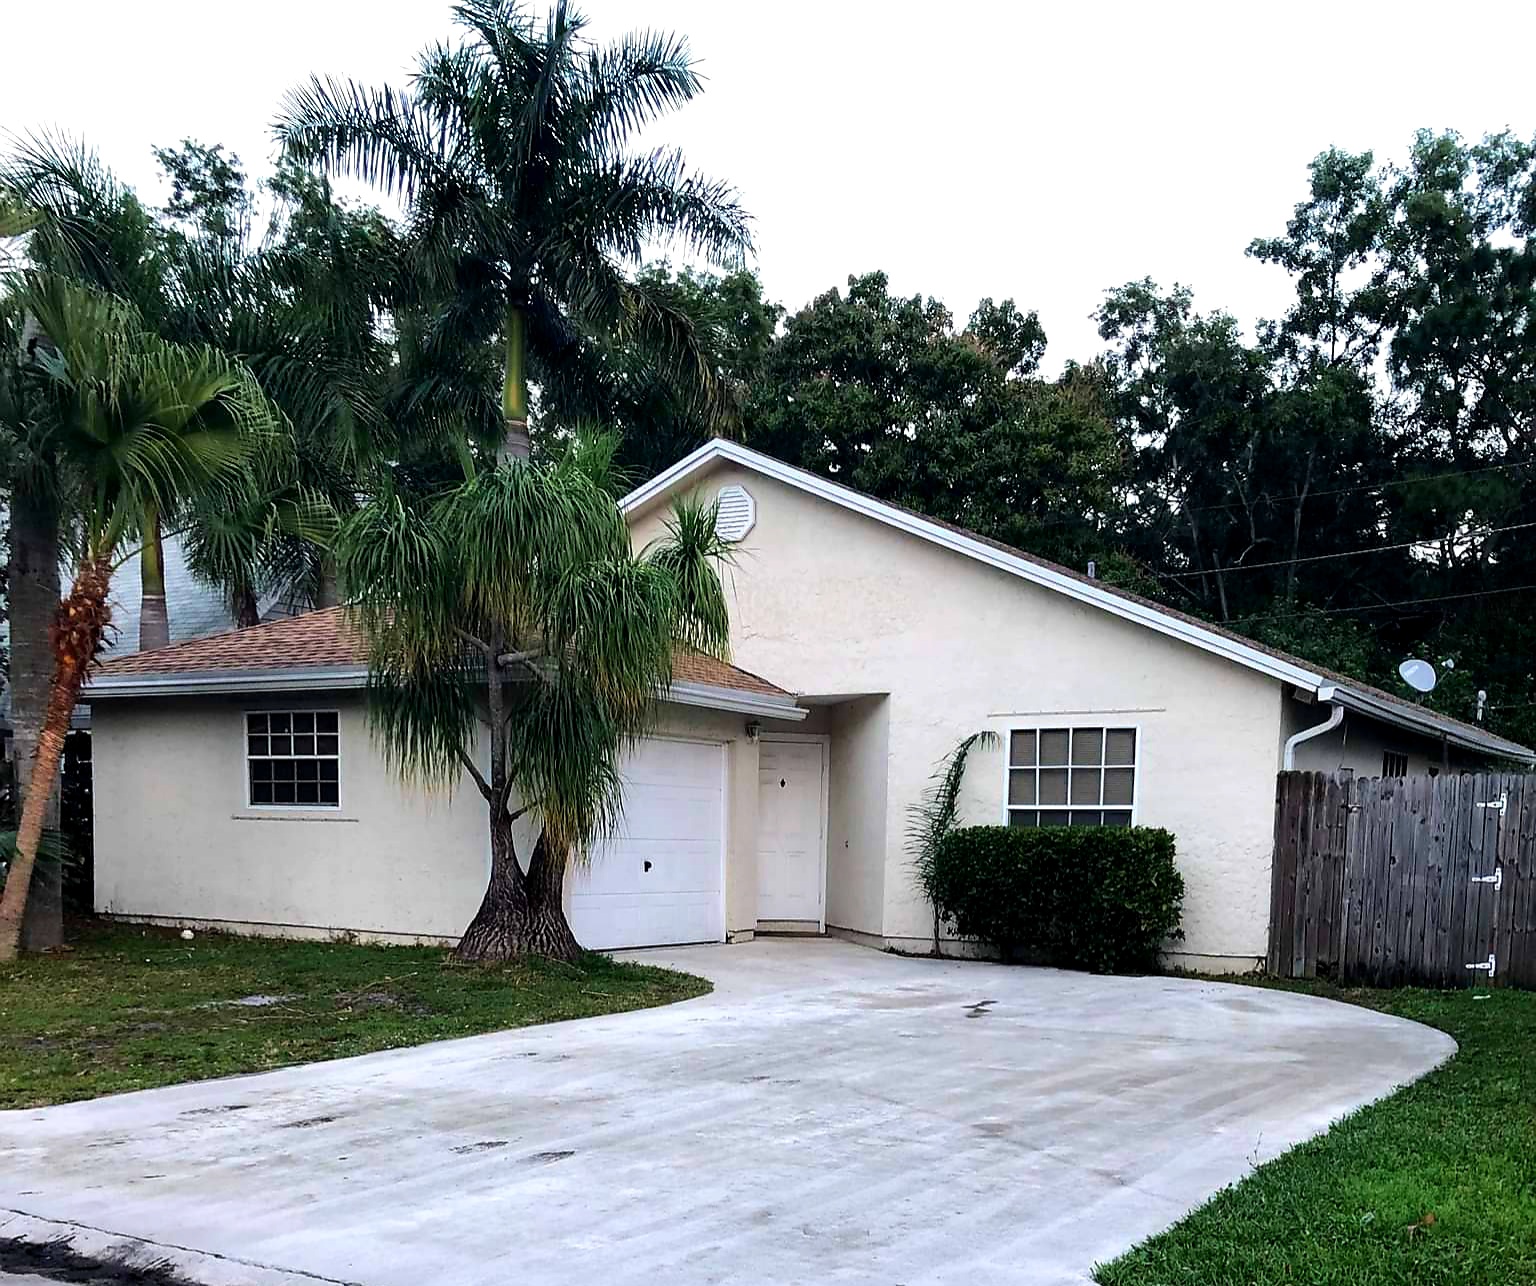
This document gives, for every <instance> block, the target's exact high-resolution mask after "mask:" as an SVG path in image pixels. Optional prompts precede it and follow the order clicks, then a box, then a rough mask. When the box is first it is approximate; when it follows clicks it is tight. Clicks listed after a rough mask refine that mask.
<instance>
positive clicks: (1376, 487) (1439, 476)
mask: <svg viewBox="0 0 1536 1286" xmlns="http://www.w3.org/2000/svg"><path fill="white" fill-rule="evenodd" d="M1531 464H1536V459H1532V460H1501V461H1499V463H1497V464H1485V465H1480V466H1479V467H1478V468H1476V469H1449V470H1447V471H1446V472H1445V473H1421V474H1418V475H1416V476H1414V477H1411V478H1388V479H1387V480H1386V481H1384V482H1360V483H1356V484H1354V485H1353V486H1348V487H1328V488H1325V489H1324V490H1322V491H1309V492H1307V494H1306V496H1305V497H1302V496H1296V497H1287V499H1296V500H1316V499H1318V498H1319V497H1321V496H1342V495H1347V494H1349V493H1350V492H1354V491H1380V490H1382V489H1383V488H1384V487H1416V486H1418V485H1419V484H1420V483H1424V482H1443V481H1444V480H1445V479H1447V478H1470V477H1472V476H1474V475H1476V474H1479V473H1490V472H1493V471H1494V470H1497V469H1518V468H1521V467H1523V466H1525V465H1531ZM1248 507H1249V506H1247V505H1245V504H1243V502H1242V501H1240V500H1228V501H1223V502H1221V503H1219V504H1213V505H1189V506H1187V507H1185V508H1182V509H1179V510H1177V511H1176V512H1177V513H1179V514H1199V513H1210V512H1213V511H1214V510H1217V509H1247V508H1248Z"/></svg>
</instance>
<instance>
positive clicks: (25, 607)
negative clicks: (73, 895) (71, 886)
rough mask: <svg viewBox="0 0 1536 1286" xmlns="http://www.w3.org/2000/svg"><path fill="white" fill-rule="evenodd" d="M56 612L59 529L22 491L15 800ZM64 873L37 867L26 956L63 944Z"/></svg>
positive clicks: (15, 580)
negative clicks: (50, 629) (50, 626)
mask: <svg viewBox="0 0 1536 1286" xmlns="http://www.w3.org/2000/svg"><path fill="white" fill-rule="evenodd" d="M58 610H59V521H58V514H57V512H56V511H55V510H54V507H53V505H52V504H50V503H49V502H48V501H47V500H46V499H43V498H39V497H37V496H33V495H29V494H28V493H27V492H26V491H25V490H23V489H19V488H18V489H17V490H14V491H13V492H12V493H11V559H10V613H11V674H10V678H11V727H12V738H13V739H12V755H13V759H14V762H15V765H16V797H17V799H18V800H20V799H24V798H26V795H27V791H28V789H29V787H30V786H31V783H32V775H33V765H34V764H35V762H36V759H37V750H38V741H39V739H40V737H41V735H42V729H43V720H44V718H45V717H46V714H47V708H48V693H49V688H50V683H51V680H52V678H53V650H52V648H51V647H50V646H49V642H48V628H49V625H50V623H51V622H52V620H53V614H54V613H55V612H57V611H58ZM58 825H59V792H58V791H57V790H50V791H49V792H48V799H47V807H46V808H45V810H44V814H43V826H44V827H45V828H47V829H49V830H57V829H58ZM63 882H64V873H63V870H62V869H61V868H60V867H59V866H58V865H57V864H56V863H46V864H44V865H43V866H40V867H37V868H36V869H35V870H34V871H33V874H32V888H31V891H30V897H29V898H28V900H27V916H26V921H25V923H24V925H23V928H22V936H23V939H24V942H25V945H26V948H27V950H29V951H44V950H47V949H48V948H50V947H56V946H58V945H59V944H60V943H61V942H63V940H64V889H63Z"/></svg>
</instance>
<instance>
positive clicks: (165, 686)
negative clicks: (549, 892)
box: [81, 667, 810, 723]
mask: <svg viewBox="0 0 1536 1286" xmlns="http://www.w3.org/2000/svg"><path fill="white" fill-rule="evenodd" d="M367 686H368V671H367V670H366V669H359V668H357V667H347V668H336V667H331V668H324V669H321V668H315V667H311V668H309V669H302V670H225V671H206V670H205V671H201V672H193V673H187V674H113V675H107V676H104V677H102V678H98V679H95V680H93V681H92V682H91V683H89V684H88V685H87V686H86V688H85V691H84V692H83V693H82V694H81V700H82V701H86V702H90V701H103V700H110V699H113V698H118V697H162V696H212V695H217V694H219V693H239V692H303V691H310V692H316V691H322V692H334V691H338V690H344V689H349V688H351V689H357V688H366V687H367ZM664 699H665V700H666V701H669V702H671V703H672V704H673V705H682V706H698V707H700V708H702V709H705V710H727V711H730V712H732V713H735V714H752V715H756V716H757V717H758V718H760V719H786V720H789V721H791V722H794V723H798V722H799V721H800V720H802V719H804V718H805V717H806V715H807V714H809V713H810V711H808V710H806V709H805V708H804V707H803V706H799V705H796V704H795V699H794V698H793V697H792V696H788V695H785V696H782V697H775V696H771V695H769V694H768V693H765V692H746V691H743V690H741V689H739V688H722V687H716V686H715V685H713V684H708V683H674V684H673V685H672V686H671V688H669V689H668V691H667V695H666V697H665V698H664Z"/></svg>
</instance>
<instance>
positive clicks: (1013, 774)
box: [1008, 728, 1137, 826]
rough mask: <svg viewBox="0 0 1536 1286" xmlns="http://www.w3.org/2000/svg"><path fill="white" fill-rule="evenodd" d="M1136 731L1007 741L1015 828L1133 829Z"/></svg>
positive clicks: (1023, 733)
mask: <svg viewBox="0 0 1536 1286" xmlns="http://www.w3.org/2000/svg"><path fill="white" fill-rule="evenodd" d="M1136 742H1137V737H1136V729H1135V728H1018V729H1015V730H1014V731H1012V732H1011V733H1009V735H1008V824H1009V825H1010V826H1129V825H1130V824H1131V819H1132V813H1133V810H1134V808H1135V804H1136V751H1137V745H1136Z"/></svg>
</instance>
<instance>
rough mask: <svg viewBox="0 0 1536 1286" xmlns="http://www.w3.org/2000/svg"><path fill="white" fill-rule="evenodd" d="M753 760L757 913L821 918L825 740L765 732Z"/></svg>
mask: <svg viewBox="0 0 1536 1286" xmlns="http://www.w3.org/2000/svg"><path fill="white" fill-rule="evenodd" d="M757 764H758V768H757V918H758V919H759V920H799V921H802V922H809V923H812V924H819V923H820V922H821V857H822V842H821V837H822V825H823V819H822V815H821V801H822V776H823V774H824V773H825V771H826V745H825V744H824V743H823V742H820V741H769V740H767V739H766V738H765V739H764V740H763V741H762V742H761V743H760V744H759V746H758V761H757Z"/></svg>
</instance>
